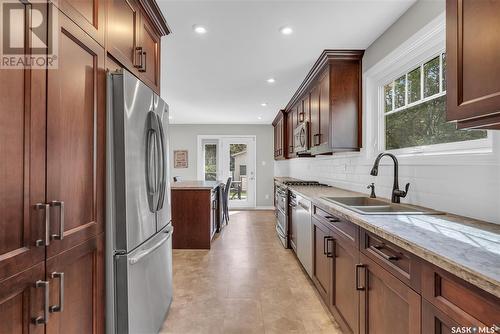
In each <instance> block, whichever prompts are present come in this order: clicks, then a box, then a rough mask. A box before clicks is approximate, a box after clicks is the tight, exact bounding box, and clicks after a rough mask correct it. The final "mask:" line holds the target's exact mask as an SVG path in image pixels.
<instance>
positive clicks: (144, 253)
mask: <svg viewBox="0 0 500 334" xmlns="http://www.w3.org/2000/svg"><path fill="white" fill-rule="evenodd" d="M173 232H174V228H173V227H171V228H170V229H167V230H166V231H165V232H164V233H165V234H166V236H164V237H163V238H161V239H160V241H158V242H157V243H155V244H154V245H153V246H151V247H150V248H148V249H146V250H144V251H142V252H139V254H137V255H136V256H134V257H132V258H130V259H129V260H128V262H129V263H130V264H131V265H132V264H136V263H137V262H139V261H141V260H142V259H143V258H145V257H146V256H148V255H149V254H151V253H153V252H154V251H155V250H157V249H158V248H160V247H161V245H163V244H164V243H165V242H167V240H168V239H170V237H171V236H172V233H173Z"/></svg>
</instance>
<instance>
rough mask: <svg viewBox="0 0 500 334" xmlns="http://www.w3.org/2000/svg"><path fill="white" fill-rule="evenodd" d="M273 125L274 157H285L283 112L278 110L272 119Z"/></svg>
mask: <svg viewBox="0 0 500 334" xmlns="http://www.w3.org/2000/svg"><path fill="white" fill-rule="evenodd" d="M273 127H274V159H275V160H282V159H286V156H287V152H288V147H287V145H288V143H287V141H288V138H287V121H286V118H285V112H284V111H283V110H280V111H279V113H278V115H276V117H275V118H274V121H273Z"/></svg>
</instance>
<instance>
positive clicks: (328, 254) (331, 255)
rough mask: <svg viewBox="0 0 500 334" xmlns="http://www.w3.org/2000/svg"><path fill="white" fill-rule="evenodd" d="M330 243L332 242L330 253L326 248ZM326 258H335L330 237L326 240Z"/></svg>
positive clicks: (333, 240)
mask: <svg viewBox="0 0 500 334" xmlns="http://www.w3.org/2000/svg"><path fill="white" fill-rule="evenodd" d="M330 241H332V242H333V248H332V251H330V249H329V248H328V245H329V242H330ZM326 257H330V258H333V257H335V239H333V238H332V237H328V238H327V239H326Z"/></svg>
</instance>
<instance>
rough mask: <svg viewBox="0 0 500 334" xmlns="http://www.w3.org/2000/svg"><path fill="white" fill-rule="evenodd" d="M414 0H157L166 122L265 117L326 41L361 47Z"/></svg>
mask: <svg viewBox="0 0 500 334" xmlns="http://www.w3.org/2000/svg"><path fill="white" fill-rule="evenodd" d="M414 2H415V0H392V1H388V0H385V1H378V0H371V1H355V0H351V1H280V0H273V1H236V0H235V1H228V0H226V1H169V0H158V3H159V5H160V8H161V9H162V11H163V13H164V15H165V18H166V19H167V22H168V24H169V26H170V28H171V30H172V33H171V34H170V35H169V36H167V37H164V39H163V40H162V73H161V75H162V91H163V92H164V94H162V95H164V96H165V97H166V99H167V102H168V103H169V105H170V110H171V115H172V120H171V122H172V123H178V124H186V123H191V124H201V123H206V124H209V123H211V124H269V123H271V122H272V120H273V119H274V116H275V115H276V113H277V111H278V110H279V109H280V108H283V107H284V106H285V105H286V104H287V102H288V101H289V99H290V98H291V96H292V95H293V93H294V92H295V90H296V89H297V88H298V87H299V85H300V83H301V82H302V80H303V79H304V77H305V75H306V74H307V72H308V71H309V69H310V68H311V66H312V65H313V63H314V62H315V61H316V59H317V58H318V56H319V55H320V53H321V51H322V50H323V49H349V48H351V49H366V48H367V47H368V46H369V45H370V44H371V43H372V42H373V41H374V40H375V39H377V37H378V36H380V35H381V34H382V33H383V32H384V31H385V30H386V29H387V28H388V27H389V26H390V25H391V24H392V23H394V21H396V20H397V19H398V18H399V17H400V16H401V15H402V14H403V13H404V12H405V11H406V10H407V9H408V8H409V7H410V6H411V5H412V4H413V3H414ZM195 24H197V25H202V26H204V27H206V29H207V30H208V32H207V33H206V34H205V35H198V34H196V33H194V31H193V28H192V27H193V25H195ZM282 26H291V27H292V28H293V30H294V33H293V34H292V35H289V36H284V35H282V34H281V33H280V32H279V28H280V27H282ZM270 77H273V78H275V79H276V82H275V83H274V84H268V83H267V82H266V80H267V79H268V78H270ZM264 102H265V103H267V107H262V106H261V103H264ZM259 117H261V118H262V119H261V120H259V119H258V118H259Z"/></svg>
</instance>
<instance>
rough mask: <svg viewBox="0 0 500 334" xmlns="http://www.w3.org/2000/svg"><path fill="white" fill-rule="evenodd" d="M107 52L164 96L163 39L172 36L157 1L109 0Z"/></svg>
mask: <svg viewBox="0 0 500 334" xmlns="http://www.w3.org/2000/svg"><path fill="white" fill-rule="evenodd" d="M107 10H108V26H107V51H108V53H109V54H111V56H112V57H113V58H115V59H116V61H118V62H119V63H120V64H121V65H122V66H123V67H125V68H126V69H127V70H129V71H130V72H132V73H133V74H135V75H136V76H137V77H138V78H139V79H141V80H142V81H144V82H145V83H146V84H147V85H148V86H149V87H151V88H152V89H153V90H154V91H155V92H156V93H158V94H159V92H160V51H161V50H160V38H161V36H164V35H167V34H169V33H170V30H169V28H168V26H167V25H166V23H165V21H164V18H163V15H162V13H161V11H160V9H159V8H158V5H157V4H156V2H155V1H146V0H109V1H108V9H107Z"/></svg>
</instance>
